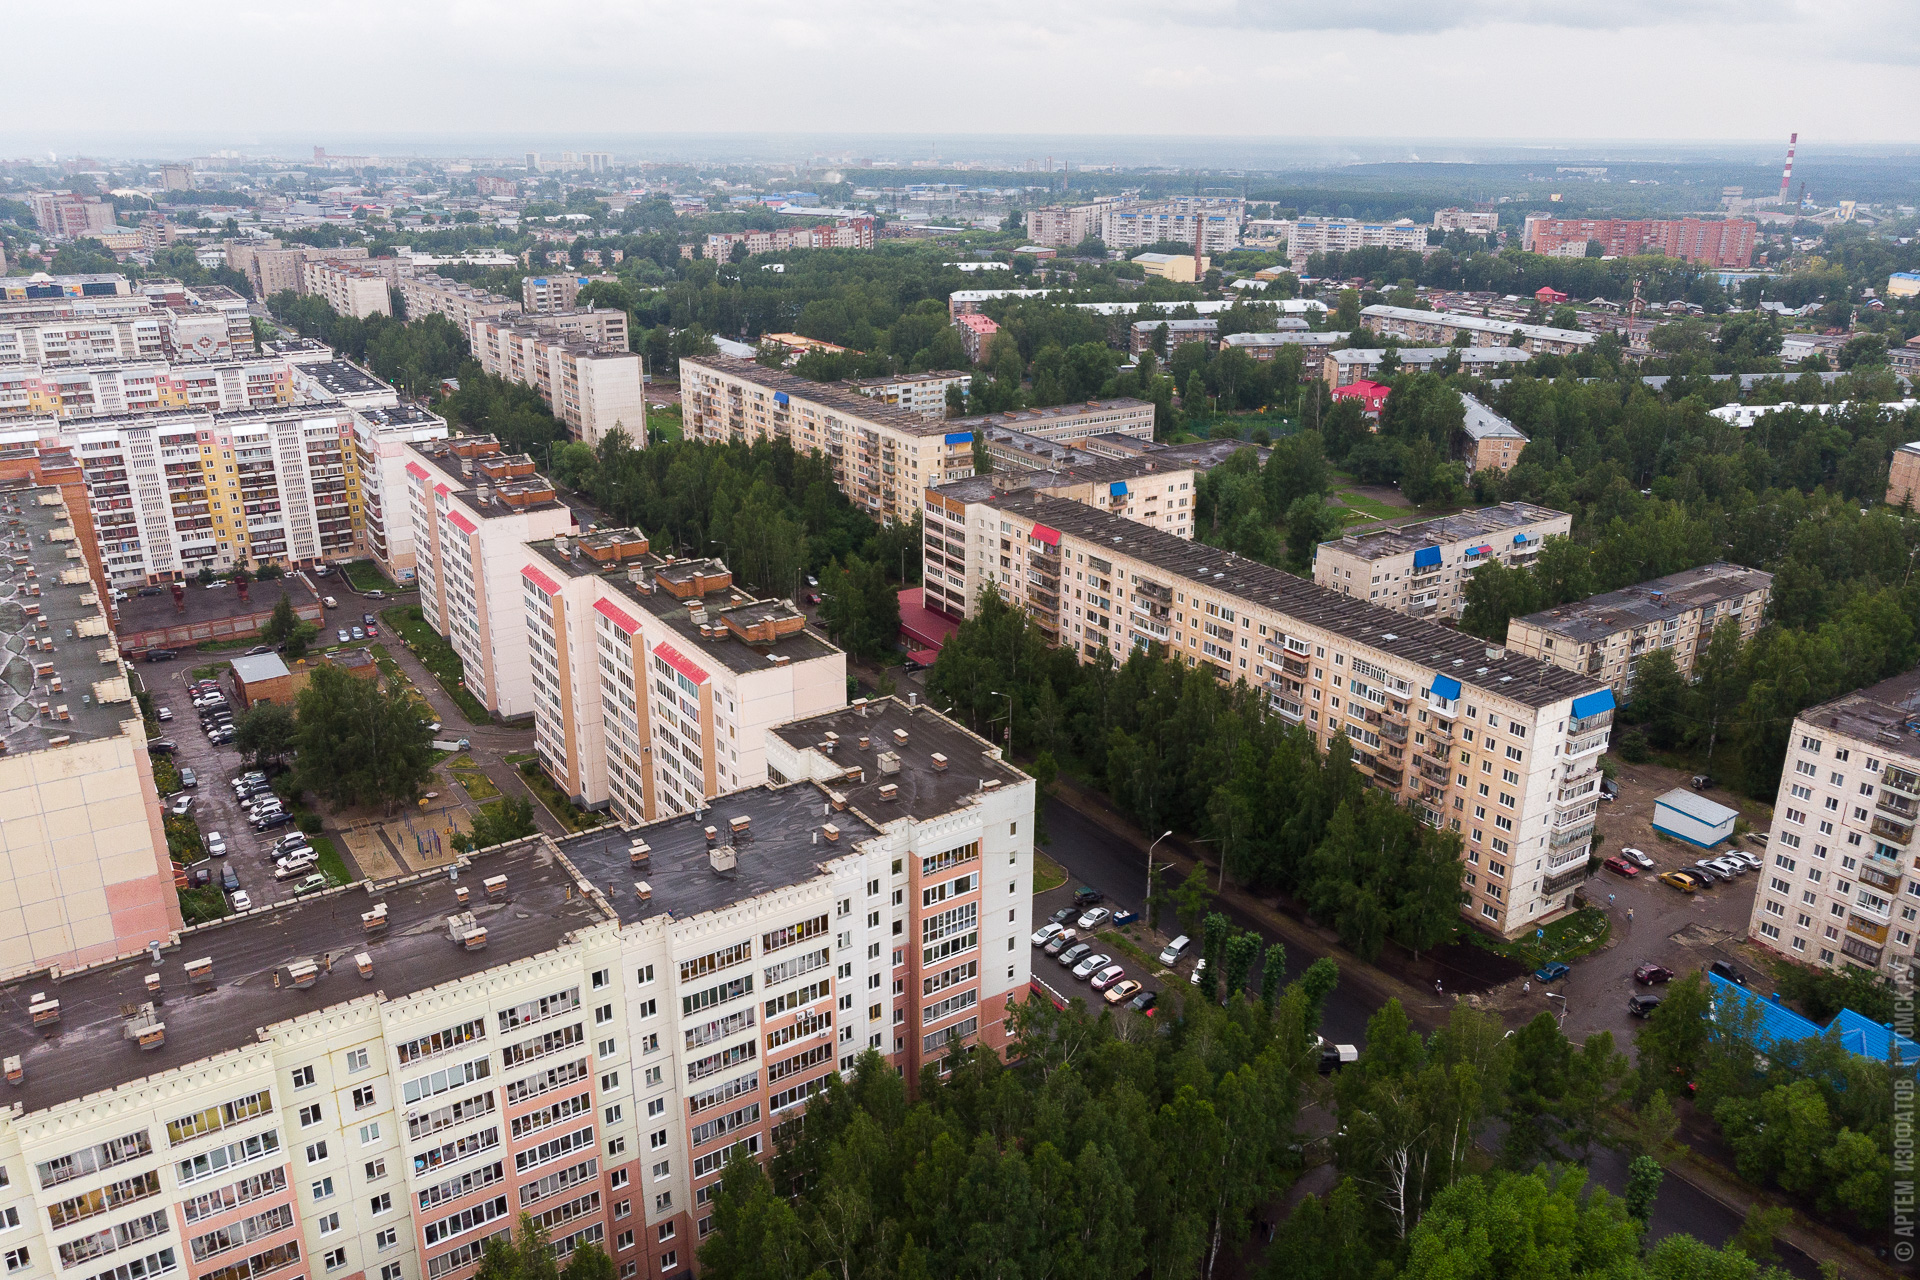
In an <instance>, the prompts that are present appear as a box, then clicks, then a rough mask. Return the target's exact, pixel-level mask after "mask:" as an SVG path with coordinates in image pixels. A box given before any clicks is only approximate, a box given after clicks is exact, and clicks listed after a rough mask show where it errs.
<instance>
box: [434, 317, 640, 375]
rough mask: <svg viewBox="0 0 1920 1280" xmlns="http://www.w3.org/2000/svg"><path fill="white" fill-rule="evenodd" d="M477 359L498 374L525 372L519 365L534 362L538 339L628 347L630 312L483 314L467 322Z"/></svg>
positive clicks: (605, 348)
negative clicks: (628, 318)
mask: <svg viewBox="0 0 1920 1280" xmlns="http://www.w3.org/2000/svg"><path fill="white" fill-rule="evenodd" d="M468 339H469V341H470V342H471V343H472V345H473V356H474V359H476V360H478V361H480V364H481V367H482V368H484V369H486V370H487V372H488V373H492V374H495V375H496V376H497V377H502V378H506V377H512V378H516V379H518V378H519V377H521V376H523V370H522V369H521V368H519V367H517V366H516V362H519V364H520V365H527V364H530V363H531V362H532V360H533V359H534V357H533V354H532V353H533V349H534V346H535V344H536V342H537V341H539V340H545V341H547V342H552V341H555V340H560V341H565V342H584V343H586V344H588V345H589V346H592V347H594V348H595V349H596V350H600V351H614V352H620V351H625V350H626V349H627V347H628V345H629V344H628V341H627V313H626V312H624V311H620V310H618V309H616V308H612V307H589V308H587V309H586V310H583V311H555V312H550V313H541V314H536V315H520V314H518V313H515V312H507V313H506V314H504V315H498V316H481V317H478V318H476V319H475V320H474V321H473V323H472V324H471V325H469V326H468Z"/></svg>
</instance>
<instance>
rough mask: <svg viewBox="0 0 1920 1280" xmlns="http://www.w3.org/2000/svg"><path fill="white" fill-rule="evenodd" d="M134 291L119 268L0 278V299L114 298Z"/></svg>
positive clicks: (13, 300)
mask: <svg viewBox="0 0 1920 1280" xmlns="http://www.w3.org/2000/svg"><path fill="white" fill-rule="evenodd" d="M132 292H133V282H132V281H131V280H128V279H127V278H126V277H125V276H123V275H120V274H118V273H116V272H92V273H84V274H63V275H57V276H55V275H48V274H47V273H46V272H44V271H37V272H35V273H34V274H32V275H30V276H9V277H4V278H0V302H44V301H47V300H49V299H53V298H113V297H122V298H124V297H126V296H127V295H129V294H131V293H132Z"/></svg>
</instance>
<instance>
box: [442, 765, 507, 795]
mask: <svg viewBox="0 0 1920 1280" xmlns="http://www.w3.org/2000/svg"><path fill="white" fill-rule="evenodd" d="M448 772H449V773H451V774H453V776H454V778H455V780H456V781H458V782H459V783H460V785H461V786H462V787H464V788H466V792H467V794H468V795H469V796H472V797H473V798H474V799H475V800H494V799H498V798H499V795H500V788H498V787H496V786H494V785H493V779H491V778H489V777H488V776H487V775H486V774H484V773H482V772H480V770H478V769H460V768H454V769H449V770H448Z"/></svg>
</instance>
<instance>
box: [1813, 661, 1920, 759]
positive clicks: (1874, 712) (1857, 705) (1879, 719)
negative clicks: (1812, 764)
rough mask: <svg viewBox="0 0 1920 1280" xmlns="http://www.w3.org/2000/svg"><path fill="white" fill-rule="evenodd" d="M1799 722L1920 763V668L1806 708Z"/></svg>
mask: <svg viewBox="0 0 1920 1280" xmlns="http://www.w3.org/2000/svg"><path fill="white" fill-rule="evenodd" d="M1799 719H1800V722H1801V723H1802V724H1806V725H1809V726H1811V727H1813V728H1814V729H1815V730H1819V729H1830V730H1837V731H1838V732H1841V733H1844V734H1846V735H1848V736H1849V737H1852V738H1856V739H1858V740H1860V741H1862V742H1870V743H1873V744H1874V745H1876V746H1878V747H1879V748H1880V749H1881V750H1883V751H1889V750H1890V751H1898V752H1900V753H1902V754H1903V755H1905V756H1907V757H1908V759H1909V760H1920V667H1915V668H1914V669H1913V670H1911V671H1903V672H1901V673H1900V674H1899V675H1897V676H1888V677H1887V678H1886V679H1885V680H1882V681H1881V682H1880V683H1878V684H1872V685H1868V686H1867V687H1866V688H1864V689H1855V690H1854V691H1853V692H1852V693H1845V694H1841V695H1840V696H1839V697H1838V698H1835V699H1833V701H1831V702H1823V703H1821V704H1820V705H1819V706H1817V707H1809V708H1807V709H1806V710H1805V711H1802V712H1801V713H1800V715H1799Z"/></svg>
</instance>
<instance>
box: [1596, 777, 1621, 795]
mask: <svg viewBox="0 0 1920 1280" xmlns="http://www.w3.org/2000/svg"><path fill="white" fill-rule="evenodd" d="M1600 798H1601V799H1602V800H1618V799H1619V798H1620V784H1619V783H1617V782H1615V781H1614V780H1613V779H1612V778H1602V779H1600Z"/></svg>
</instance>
